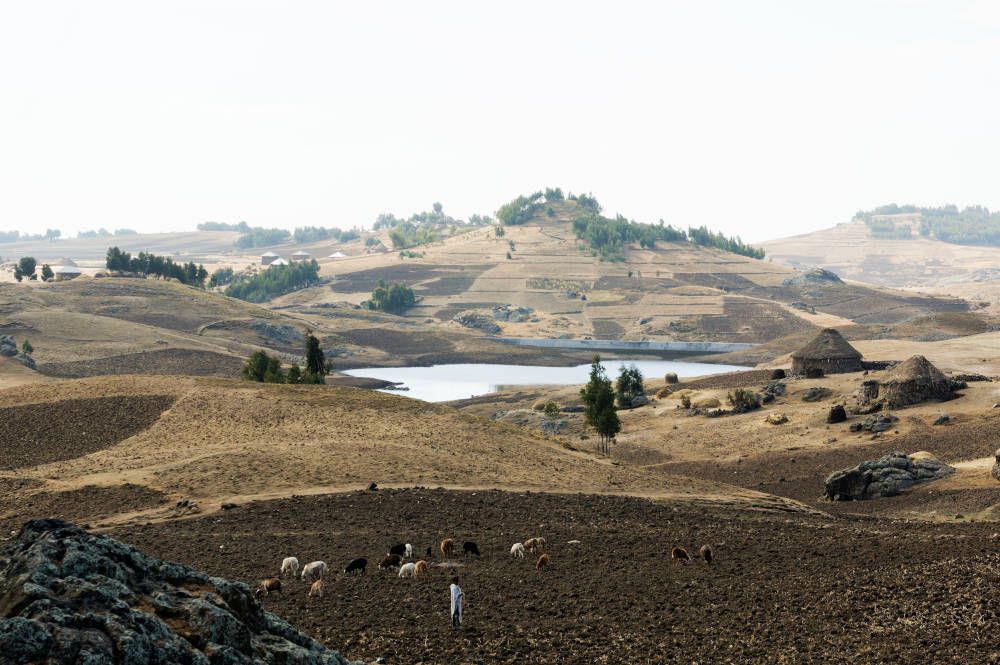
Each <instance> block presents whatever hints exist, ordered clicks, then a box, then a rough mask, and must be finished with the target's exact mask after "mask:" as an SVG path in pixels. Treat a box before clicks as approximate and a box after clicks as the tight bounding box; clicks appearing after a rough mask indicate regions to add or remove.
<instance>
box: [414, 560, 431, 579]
mask: <svg viewBox="0 0 1000 665" xmlns="http://www.w3.org/2000/svg"><path fill="white" fill-rule="evenodd" d="M416 565H417V569H416V570H415V571H414V572H413V576H414V577H420V576H421V575H426V574H427V570H428V568H427V562H426V561H424V560H423V559H421V560H420V561H417V564H416Z"/></svg>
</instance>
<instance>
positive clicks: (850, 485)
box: [824, 452, 955, 501]
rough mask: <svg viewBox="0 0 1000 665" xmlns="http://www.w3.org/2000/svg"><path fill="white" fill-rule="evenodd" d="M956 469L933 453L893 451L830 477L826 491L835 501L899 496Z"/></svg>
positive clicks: (828, 496) (836, 472) (828, 477)
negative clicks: (911, 488) (907, 453)
mask: <svg viewBox="0 0 1000 665" xmlns="http://www.w3.org/2000/svg"><path fill="white" fill-rule="evenodd" d="M954 472H955V469H954V468H953V467H950V466H948V465H947V464H944V463H943V462H940V461H938V460H937V459H935V458H934V457H933V456H932V455H930V454H929V453H920V454H914V455H913V456H910V455H906V454H905V453H901V452H893V453H889V454H888V455H886V456H885V457H882V458H879V459H877V460H868V461H865V462H862V463H861V464H859V465H857V466H856V467H854V468H851V469H841V470H840V471H834V472H833V473H831V474H830V475H829V476H827V477H826V481H825V482H824V493H825V495H826V498H828V499H830V500H831V501H857V500H865V499H877V498H879V497H885V496H896V495H897V494H900V493H902V492H904V491H905V490H907V489H909V488H910V487H912V486H913V485H916V484H918V483H925V482H929V481H932V480H937V479H939V478H944V477H945V476H949V475H951V474H952V473H954Z"/></svg>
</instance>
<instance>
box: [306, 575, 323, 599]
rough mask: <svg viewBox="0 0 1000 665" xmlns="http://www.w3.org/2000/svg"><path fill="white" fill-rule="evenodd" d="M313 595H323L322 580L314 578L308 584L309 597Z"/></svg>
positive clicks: (319, 596)
mask: <svg viewBox="0 0 1000 665" xmlns="http://www.w3.org/2000/svg"><path fill="white" fill-rule="evenodd" d="M313 596H316V597H317V598H322V597H323V580H321V579H320V580H316V581H315V582H313V583H312V585H310V586H309V597H310V598H312V597H313Z"/></svg>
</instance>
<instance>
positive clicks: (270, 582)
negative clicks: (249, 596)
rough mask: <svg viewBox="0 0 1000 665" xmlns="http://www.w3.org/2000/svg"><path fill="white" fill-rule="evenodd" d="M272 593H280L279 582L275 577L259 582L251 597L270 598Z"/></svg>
mask: <svg viewBox="0 0 1000 665" xmlns="http://www.w3.org/2000/svg"><path fill="white" fill-rule="evenodd" d="M272 591H281V580H280V579H278V578H277V577H268V578H267V579H266V580H261V583H260V586H258V587H257V589H256V590H255V591H254V592H253V597H254V598H260V597H261V596H270V595H271V592H272Z"/></svg>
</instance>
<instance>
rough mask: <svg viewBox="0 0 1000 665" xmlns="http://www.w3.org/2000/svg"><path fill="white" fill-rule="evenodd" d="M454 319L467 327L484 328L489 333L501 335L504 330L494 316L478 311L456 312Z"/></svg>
mask: <svg viewBox="0 0 1000 665" xmlns="http://www.w3.org/2000/svg"><path fill="white" fill-rule="evenodd" d="M452 321H454V322H455V323H457V324H459V325H461V326H465V327H466V328H474V329H476V330H482V331H483V332H484V333H486V334H487V335H499V334H500V332H501V330H502V328H501V327H500V326H499V325H497V323H496V322H495V321H494V320H493V319H492V318H490V317H488V316H486V315H485V314H479V313H478V312H462V313H461V314H456V315H455V316H454V318H452Z"/></svg>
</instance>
